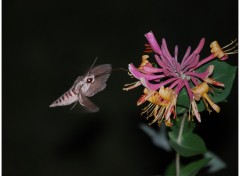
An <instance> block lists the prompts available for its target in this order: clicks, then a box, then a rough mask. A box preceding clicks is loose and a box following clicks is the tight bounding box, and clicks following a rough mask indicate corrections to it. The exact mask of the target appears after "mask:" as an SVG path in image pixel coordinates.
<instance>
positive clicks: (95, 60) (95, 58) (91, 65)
mask: <svg viewBox="0 0 240 176" xmlns="http://www.w3.org/2000/svg"><path fill="white" fill-rule="evenodd" d="M97 59H98V56H97V57H96V58H95V60H94V61H93V64H92V65H91V67H90V69H89V71H88V75H89V74H90V73H91V71H92V69H93V66H94V65H95V63H96V62H97Z"/></svg>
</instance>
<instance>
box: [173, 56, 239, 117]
mask: <svg viewBox="0 0 240 176" xmlns="http://www.w3.org/2000/svg"><path fill="white" fill-rule="evenodd" d="M209 65H214V71H213V75H211V78H213V79H215V80H216V81H218V82H222V83H224V85H225V87H224V88H223V89H222V90H219V91H214V92H213V93H211V94H210V93H209V96H210V98H211V99H212V100H213V101H214V102H215V103H219V102H223V101H225V100H226V98H227V97H228V95H229V94H230V92H231V89H232V85H233V82H234V79H235V75H236V70H237V67H236V66H231V65H229V64H228V63H226V62H224V61H219V60H217V59H215V60H213V61H211V62H209V63H207V64H205V65H203V66H202V67H200V68H199V69H197V72H199V73H201V72H204V71H206V69H207V67H208V66H209ZM177 105H178V106H181V107H185V108H187V109H188V108H189V105H190V102H189V97H188V93H187V91H186V88H183V89H182V90H181V92H180V94H179V96H178V101H177ZM205 108H206V107H205V105H204V103H203V101H202V100H201V101H199V102H198V111H199V112H201V111H203V110H205Z"/></svg>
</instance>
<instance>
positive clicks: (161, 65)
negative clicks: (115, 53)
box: [125, 32, 237, 125]
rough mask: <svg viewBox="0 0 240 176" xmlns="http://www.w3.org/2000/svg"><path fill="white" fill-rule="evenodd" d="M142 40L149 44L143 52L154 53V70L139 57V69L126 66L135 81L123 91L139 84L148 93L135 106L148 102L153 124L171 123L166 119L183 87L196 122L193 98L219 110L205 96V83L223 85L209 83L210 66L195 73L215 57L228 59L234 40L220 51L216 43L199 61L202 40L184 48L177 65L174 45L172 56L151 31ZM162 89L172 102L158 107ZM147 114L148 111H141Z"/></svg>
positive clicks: (211, 70)
mask: <svg viewBox="0 0 240 176" xmlns="http://www.w3.org/2000/svg"><path fill="white" fill-rule="evenodd" d="M145 37H146V39H147V40H148V42H149V45H146V46H147V50H146V51H147V52H150V51H152V52H153V53H154V57H155V60H156V63H157V67H154V66H153V64H151V63H150V62H149V61H148V60H147V59H148V57H149V56H147V55H145V56H143V58H142V64H141V65H140V67H138V68H137V67H135V66H134V65H133V64H132V63H131V64H129V66H128V69H129V71H130V74H131V76H133V77H135V78H136V79H138V81H137V82H136V83H135V84H134V85H133V86H132V85H131V86H130V87H128V88H125V90H129V89H132V88H135V87H137V86H139V85H143V86H144V87H145V88H146V89H147V90H148V91H145V94H144V96H142V97H141V98H140V100H139V101H138V103H137V104H138V105H140V104H142V103H144V102H145V101H149V102H150V104H154V106H155V108H154V110H153V112H152V113H150V116H152V115H154V120H153V122H155V121H158V123H160V122H161V121H162V119H165V122H166V124H169V125H170V124H171V123H170V117H171V113H172V112H173V111H172V109H176V108H175V106H176V102H177V97H178V95H179V93H180V92H181V90H182V89H183V88H186V90H187V92H188V97H189V100H190V107H192V108H191V109H192V111H191V112H192V115H193V116H195V117H196V119H197V120H198V121H199V122H201V118H200V114H199V112H198V108H197V104H196V102H195V100H197V101H198V100H199V99H198V98H196V96H197V95H199V98H203V100H204V102H205V101H206V100H207V101H208V103H209V104H210V105H211V107H212V108H213V109H214V110H215V111H217V112H219V111H220V108H219V107H218V106H217V105H215V104H214V103H213V102H212V101H211V100H210V99H209V97H208V95H207V92H208V86H207V83H210V84H213V85H215V86H224V85H223V84H222V83H219V82H217V81H215V80H213V79H212V78H209V76H210V75H211V74H212V73H213V70H214V66H213V65H210V66H209V67H208V68H207V69H206V70H205V71H204V72H198V71H197V68H199V67H200V66H202V65H203V64H205V63H207V62H209V61H211V60H212V59H214V58H216V57H218V58H219V59H221V60H225V59H226V58H227V57H228V54H234V53H236V52H237V51H236V50H234V51H232V50H233V49H235V48H236V46H237V44H236V45H235V46H233V47H231V48H229V49H227V47H230V46H231V45H232V44H233V43H235V42H236V41H233V42H232V43H231V44H229V45H227V46H225V47H223V48H221V47H220V46H219V44H218V43H217V42H216V41H215V42H213V43H211V45H210V47H211V52H212V54H210V55H209V56H208V57H206V58H204V59H201V60H200V55H199V54H200V52H201V50H202V48H203V46H204V43H205V39H204V38H202V39H201V40H200V42H199V44H198V46H197V47H196V49H195V50H193V51H192V52H191V47H188V48H187V50H186V53H185V55H184V57H183V58H182V59H181V62H179V61H178V46H177V45H176V46H175V50H174V55H173V56H172V55H171V54H170V52H169V50H168V47H167V43H166V40H165V39H164V38H163V39H162V43H161V45H159V44H158V42H157V40H156V38H155V36H154V35H153V33H152V32H148V33H147V34H145ZM149 46H150V47H151V49H150V47H149ZM223 49H225V51H223ZM128 85H129V84H128ZM203 85H204V86H203ZM202 87H204V88H205V89H206V91H205V92H204V93H202V92H201V88H202ZM163 90H164V92H171V94H172V93H173V94H172V95H171V96H170V95H169V97H174V98H172V99H168V102H167V103H165V104H162V101H161V100H164V98H163V97H162V96H163V94H161V93H160V92H163ZM173 95H174V96H173ZM157 98H159V99H157ZM165 102H166V101H165ZM205 105H206V106H207V108H208V105H207V103H205ZM151 106H152V105H151ZM160 107H161V108H160ZM208 110H209V108H208ZM148 111H149V109H148V110H147V111H145V112H148ZM175 114H176V113H175ZM148 117H149V115H148ZM174 117H175V116H174Z"/></svg>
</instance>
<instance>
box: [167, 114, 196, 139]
mask: <svg viewBox="0 0 240 176" xmlns="http://www.w3.org/2000/svg"><path fill="white" fill-rule="evenodd" d="M182 120H183V116H182V117H179V118H177V119H176V120H175V121H174V125H173V126H172V127H171V130H172V132H173V133H174V134H175V135H176V136H177V135H178V133H179V130H180V129H179V128H180V125H181V122H182ZM195 126H196V125H195V122H194V121H188V120H185V121H184V125H183V132H182V134H183V135H184V134H187V133H191V132H193V130H194V128H195Z"/></svg>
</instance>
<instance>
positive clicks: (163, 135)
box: [140, 124, 171, 151]
mask: <svg viewBox="0 0 240 176" xmlns="http://www.w3.org/2000/svg"><path fill="white" fill-rule="evenodd" d="M140 128H141V129H142V130H143V131H144V132H145V133H146V134H147V135H148V136H149V137H150V138H151V139H152V142H153V144H154V145H156V146H157V147H160V148H162V149H164V150H166V151H171V147H170V145H169V141H168V138H167V127H166V126H165V125H163V126H162V127H161V128H159V129H158V130H157V131H156V130H155V129H153V128H152V127H150V126H148V125H146V124H141V125H140Z"/></svg>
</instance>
